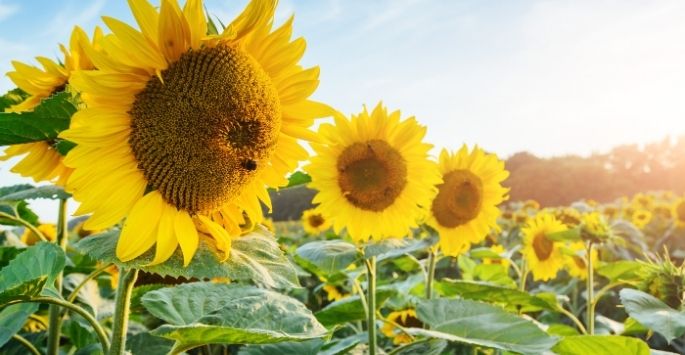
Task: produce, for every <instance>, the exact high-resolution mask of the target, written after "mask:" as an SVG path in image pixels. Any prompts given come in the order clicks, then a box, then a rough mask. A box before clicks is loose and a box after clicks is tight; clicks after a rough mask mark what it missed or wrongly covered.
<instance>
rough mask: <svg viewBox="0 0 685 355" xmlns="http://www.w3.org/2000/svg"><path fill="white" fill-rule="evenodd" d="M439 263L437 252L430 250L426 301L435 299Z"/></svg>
mask: <svg viewBox="0 0 685 355" xmlns="http://www.w3.org/2000/svg"><path fill="white" fill-rule="evenodd" d="M436 263H437V252H436V251H435V249H433V248H430V250H429V252H428V270H426V299H427V300H429V299H431V298H433V280H434V279H435V264H436Z"/></svg>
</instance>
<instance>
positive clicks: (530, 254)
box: [521, 212, 567, 281]
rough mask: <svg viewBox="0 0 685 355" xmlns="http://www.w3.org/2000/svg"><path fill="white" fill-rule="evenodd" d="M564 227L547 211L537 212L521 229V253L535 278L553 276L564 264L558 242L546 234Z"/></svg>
mask: <svg viewBox="0 0 685 355" xmlns="http://www.w3.org/2000/svg"><path fill="white" fill-rule="evenodd" d="M566 229H567V227H566V225H564V224H563V223H562V222H561V221H559V220H558V219H557V218H556V217H554V215H552V214H550V213H547V212H541V213H539V214H538V215H536V216H535V218H533V219H531V220H530V221H529V222H528V224H527V225H526V226H525V227H523V228H522V229H521V232H522V233H523V250H522V253H523V256H524V258H525V259H526V261H527V262H528V266H529V268H530V270H531V271H532V272H533V278H534V279H535V280H541V281H547V280H551V279H553V278H555V277H556V275H557V272H559V270H560V269H561V268H562V266H563V265H564V257H563V255H562V253H561V250H560V248H559V247H560V246H559V243H558V242H555V241H553V240H550V239H548V237H547V236H548V235H550V234H552V233H557V232H563V231H565V230H566Z"/></svg>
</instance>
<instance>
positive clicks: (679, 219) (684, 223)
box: [672, 199, 685, 228]
mask: <svg viewBox="0 0 685 355" xmlns="http://www.w3.org/2000/svg"><path fill="white" fill-rule="evenodd" d="M672 214H673V219H674V221H675V223H676V225H677V226H678V227H680V228H683V227H685V199H679V200H678V201H676V202H675V203H674V204H673V213H672Z"/></svg>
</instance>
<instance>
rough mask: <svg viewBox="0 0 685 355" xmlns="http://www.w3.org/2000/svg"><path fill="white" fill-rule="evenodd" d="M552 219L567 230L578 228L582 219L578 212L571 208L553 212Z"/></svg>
mask: <svg viewBox="0 0 685 355" xmlns="http://www.w3.org/2000/svg"><path fill="white" fill-rule="evenodd" d="M554 217H556V218H557V219H558V220H559V221H561V223H563V224H565V225H566V226H567V227H569V228H573V227H576V226H578V225H579V224H580V223H581V221H582V219H583V215H582V214H581V213H580V211H578V210H577V209H575V208H573V207H564V208H559V209H557V210H555V211H554Z"/></svg>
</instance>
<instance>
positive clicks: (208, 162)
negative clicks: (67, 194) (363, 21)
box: [61, 0, 331, 264]
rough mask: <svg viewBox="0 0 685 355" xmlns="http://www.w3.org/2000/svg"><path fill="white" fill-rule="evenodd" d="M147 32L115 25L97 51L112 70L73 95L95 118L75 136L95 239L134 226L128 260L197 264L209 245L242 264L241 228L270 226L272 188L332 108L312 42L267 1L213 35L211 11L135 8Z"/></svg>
mask: <svg viewBox="0 0 685 355" xmlns="http://www.w3.org/2000/svg"><path fill="white" fill-rule="evenodd" d="M129 3H130V6H131V10H132V12H133V16H134V17H135V19H136V20H137V22H138V25H139V27H140V30H137V29H135V28H133V27H131V26H129V25H127V24H125V23H123V22H121V21H119V20H116V19H114V18H110V17H105V18H103V19H104V22H105V23H106V24H107V26H108V27H109V28H110V30H111V31H112V34H110V35H108V36H106V37H104V38H103V39H102V40H101V41H100V46H101V47H102V51H100V52H97V51H95V50H94V49H93V48H92V47H89V46H86V52H87V53H88V54H89V56H90V57H91V59H92V61H93V63H94V64H95V65H96V66H97V67H98V70H90V71H79V72H77V73H76V74H75V75H74V78H73V80H72V85H73V86H74V87H75V88H76V89H77V90H78V91H79V92H80V93H81V97H82V98H83V99H84V101H85V103H86V104H87V108H86V109H84V110H81V111H79V112H77V113H76V114H75V115H74V118H73V120H72V126H71V127H70V129H69V130H67V131H64V132H63V133H62V135H61V136H62V137H63V138H65V139H69V140H71V141H73V142H75V143H76V144H77V147H75V148H74V149H72V151H70V153H69V155H68V156H67V159H66V164H67V165H68V166H70V167H72V168H74V169H75V172H74V174H73V175H72V177H71V178H70V179H69V182H68V188H69V189H70V190H71V191H73V195H74V197H75V198H76V199H77V200H79V201H81V202H82V205H81V207H80V208H79V210H78V211H77V213H78V214H85V213H92V217H91V218H90V219H89V220H88V222H87V223H86V228H88V229H100V228H105V227H109V226H111V225H113V224H114V223H117V222H118V221H119V220H121V219H122V218H124V217H127V219H126V222H125V224H124V226H123V230H122V232H121V236H120V239H119V242H118V245H117V256H118V257H119V258H120V259H121V260H123V261H126V260H131V259H133V258H136V257H138V256H140V255H141V254H142V253H144V252H145V251H147V250H148V249H150V248H151V247H152V246H153V245H155V243H156V245H157V247H156V255H155V258H154V260H153V264H154V263H159V262H162V261H164V260H166V259H168V258H169V256H171V254H172V253H173V252H174V251H175V250H176V248H177V246H179V245H180V248H181V251H182V253H183V256H184V258H185V263H186V264H187V263H188V262H190V259H191V258H192V256H193V255H194V253H195V250H196V248H197V246H198V240H199V239H198V238H199V237H207V239H208V241H210V242H213V243H214V244H215V246H216V248H217V249H218V251H219V252H221V253H222V255H223V257H228V252H229V250H230V246H231V240H232V238H234V237H235V236H238V235H240V233H241V228H240V226H241V225H247V224H250V225H253V224H256V223H259V222H260V221H261V219H262V218H263V216H262V211H261V203H264V204H266V205H267V206H269V207H270V200H269V196H268V194H267V192H266V187H267V186H280V185H282V184H284V183H286V182H287V180H286V177H285V176H286V174H287V173H288V172H289V171H290V170H292V169H294V168H295V167H296V166H297V164H298V161H300V160H302V159H304V158H306V157H307V152H306V150H305V149H304V148H302V147H301V146H300V144H299V143H298V140H299V139H309V138H311V137H312V136H313V134H312V133H311V132H310V131H309V130H308V127H309V126H310V125H311V124H312V123H313V121H314V119H315V118H318V117H323V116H326V115H329V114H330V112H331V110H330V108H329V107H328V106H326V105H324V104H320V103H317V102H314V101H311V100H309V99H308V97H309V96H310V95H311V94H312V93H313V92H314V90H315V89H316V87H317V86H318V76H319V69H318V68H317V67H314V68H310V69H303V68H302V67H301V66H300V65H299V60H300V58H301V57H302V55H303V53H304V48H305V42H304V40H303V39H301V38H299V39H295V40H292V39H291V36H292V19H290V20H288V21H287V22H286V23H285V24H283V25H282V26H280V27H279V28H277V29H275V30H274V29H273V28H272V27H273V17H274V11H275V7H276V0H253V1H251V2H250V3H249V4H248V6H247V8H246V9H245V10H244V11H243V13H242V14H241V15H239V16H238V17H237V18H236V19H235V20H234V21H233V22H231V23H230V24H229V25H228V26H227V27H226V29H225V30H224V31H223V32H222V33H221V34H209V33H208V26H207V18H206V16H205V13H204V10H203V4H202V1H199V0H188V1H187V2H186V3H185V5H184V6H183V8H181V7H180V6H179V4H178V3H177V2H176V0H162V1H161V6H160V7H159V11H158V10H157V9H156V8H155V7H153V6H152V5H151V4H150V3H148V2H147V0H130V1H129Z"/></svg>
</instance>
